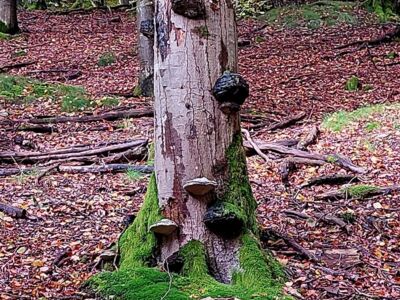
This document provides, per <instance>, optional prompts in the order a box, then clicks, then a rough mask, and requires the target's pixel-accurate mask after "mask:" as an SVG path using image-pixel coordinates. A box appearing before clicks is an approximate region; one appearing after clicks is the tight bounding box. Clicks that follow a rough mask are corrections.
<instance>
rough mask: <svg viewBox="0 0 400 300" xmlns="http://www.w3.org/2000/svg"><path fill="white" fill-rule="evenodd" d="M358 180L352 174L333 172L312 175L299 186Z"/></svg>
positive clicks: (334, 183) (345, 182)
mask: <svg viewBox="0 0 400 300" xmlns="http://www.w3.org/2000/svg"><path fill="white" fill-rule="evenodd" d="M359 181H360V179H359V178H358V177H357V176H354V175H348V174H334V175H326V176H318V177H313V178H311V179H309V180H308V181H307V182H306V183H304V184H302V185H301V186H300V188H305V187H310V186H313V185H323V184H329V185H342V184H348V183H351V182H359Z"/></svg>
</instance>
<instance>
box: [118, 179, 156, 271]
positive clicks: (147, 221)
mask: <svg viewBox="0 0 400 300" xmlns="http://www.w3.org/2000/svg"><path fill="white" fill-rule="evenodd" d="M161 219H162V215H161V214H160V210H159V207H158V198H157V185H156V178H155V175H154V174H153V175H152V176H151V178H150V182H149V185H148V188H147V193H146V196H145V199H144V202H143V206H142V208H141V209H140V211H139V213H138V215H137V217H136V219H135V221H134V222H133V223H132V225H131V226H129V228H128V229H127V230H126V231H125V232H124V234H123V235H122V237H121V239H120V241H119V245H120V252H121V270H124V269H125V270H126V269H131V268H135V267H142V266H147V265H148V261H149V259H150V258H151V256H152V253H153V250H154V247H155V246H156V238H155V236H154V234H153V233H152V232H149V230H148V228H149V227H150V225H152V224H154V223H156V222H157V221H159V220H161Z"/></svg>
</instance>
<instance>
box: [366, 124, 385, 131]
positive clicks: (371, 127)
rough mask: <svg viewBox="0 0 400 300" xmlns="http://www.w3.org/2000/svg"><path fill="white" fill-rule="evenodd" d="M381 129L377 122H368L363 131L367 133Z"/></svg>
mask: <svg viewBox="0 0 400 300" xmlns="http://www.w3.org/2000/svg"><path fill="white" fill-rule="evenodd" d="M379 127H381V124H380V123H379V122H368V123H367V124H365V126H364V129H365V130H366V131H368V132H371V131H374V130H375V129H378V128H379Z"/></svg>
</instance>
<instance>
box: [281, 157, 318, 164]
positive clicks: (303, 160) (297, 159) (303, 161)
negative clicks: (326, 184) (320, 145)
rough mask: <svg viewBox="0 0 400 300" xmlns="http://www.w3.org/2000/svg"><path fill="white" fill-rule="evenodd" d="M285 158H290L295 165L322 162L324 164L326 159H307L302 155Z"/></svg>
mask: <svg viewBox="0 0 400 300" xmlns="http://www.w3.org/2000/svg"><path fill="white" fill-rule="evenodd" d="M287 160H290V161H291V162H293V163H294V164H295V165H309V166H323V165H324V164H326V161H323V160H318V159H308V158H302V157H288V158H287Z"/></svg>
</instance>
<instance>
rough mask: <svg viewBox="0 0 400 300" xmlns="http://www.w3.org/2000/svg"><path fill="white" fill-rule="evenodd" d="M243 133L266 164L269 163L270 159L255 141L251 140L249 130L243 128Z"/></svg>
mask: <svg viewBox="0 0 400 300" xmlns="http://www.w3.org/2000/svg"><path fill="white" fill-rule="evenodd" d="M242 133H243V134H244V135H245V137H246V140H247V141H248V142H249V143H250V144H251V145H252V146H253V149H254V150H255V151H256V152H257V154H258V155H259V156H261V158H262V159H264V160H265V162H267V163H269V162H270V159H269V157H268V156H267V155H265V154H264V153H263V152H262V151H261V149H260V148H259V147H258V145H257V144H256V143H255V142H254V141H253V139H252V138H251V135H250V132H249V131H248V130H247V129H243V128H242Z"/></svg>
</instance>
